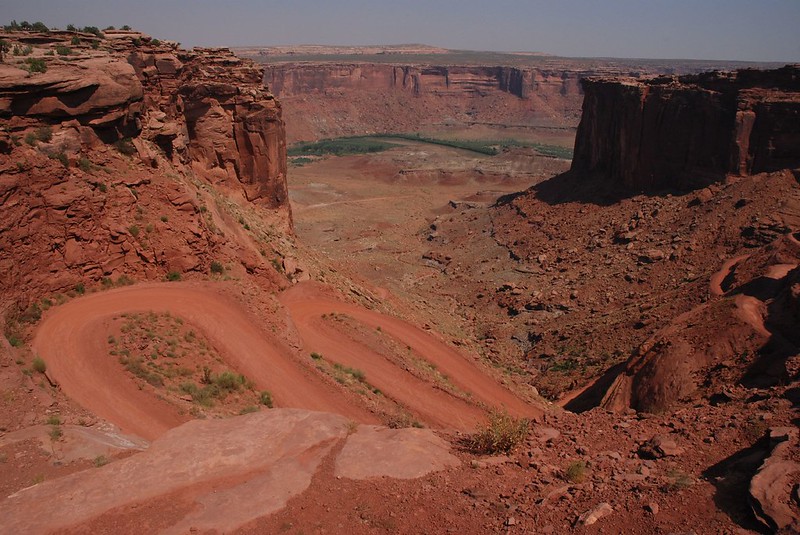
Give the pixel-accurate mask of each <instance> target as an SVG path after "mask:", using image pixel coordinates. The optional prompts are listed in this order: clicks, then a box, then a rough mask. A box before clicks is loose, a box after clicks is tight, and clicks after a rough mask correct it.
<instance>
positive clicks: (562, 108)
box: [264, 63, 599, 142]
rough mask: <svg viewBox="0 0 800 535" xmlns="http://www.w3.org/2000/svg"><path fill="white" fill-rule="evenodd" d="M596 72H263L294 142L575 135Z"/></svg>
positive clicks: (321, 66) (352, 66)
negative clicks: (532, 132) (489, 128)
mask: <svg viewBox="0 0 800 535" xmlns="http://www.w3.org/2000/svg"><path fill="white" fill-rule="evenodd" d="M592 74H599V72H598V71H585V70H580V69H576V70H569V69H567V70H565V69H557V68H553V69H549V68H542V69H535V68H520V67H507V66H435V65H434V66H423V65H392V64H381V63H347V64H344V63H343V64H337V63H296V64H295V63H284V64H274V65H269V64H268V65H266V66H265V71H264V76H265V81H266V83H267V84H268V85H269V87H270V88H272V90H273V91H274V92H275V94H276V95H277V97H278V98H280V99H281V100H282V101H283V102H284V103H285V105H286V112H287V122H288V124H289V131H288V138H289V141H290V142H294V141H298V140H310V139H317V138H321V137H336V136H340V135H350V134H357V133H364V132H410V131H417V130H420V129H425V128H430V127H440V126H453V125H472V124H488V125H501V124H502V125H507V126H513V125H521V126H531V125H545V126H548V127H561V128H563V127H574V126H575V124H577V121H578V118H579V116H580V105H581V101H582V99H583V94H582V91H581V87H580V82H579V81H580V79H581V78H582V77H584V76H589V75H592Z"/></svg>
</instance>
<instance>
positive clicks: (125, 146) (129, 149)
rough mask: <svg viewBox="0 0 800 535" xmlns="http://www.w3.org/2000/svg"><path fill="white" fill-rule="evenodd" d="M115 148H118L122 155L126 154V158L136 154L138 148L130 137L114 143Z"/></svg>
mask: <svg viewBox="0 0 800 535" xmlns="http://www.w3.org/2000/svg"><path fill="white" fill-rule="evenodd" d="M114 146H115V147H116V148H117V150H118V151H119V152H120V154H124V155H125V156H133V155H134V154H136V147H135V146H134V145H133V141H132V140H131V138H129V137H124V138H122V139H119V140H117V141H116V142H115V143H114Z"/></svg>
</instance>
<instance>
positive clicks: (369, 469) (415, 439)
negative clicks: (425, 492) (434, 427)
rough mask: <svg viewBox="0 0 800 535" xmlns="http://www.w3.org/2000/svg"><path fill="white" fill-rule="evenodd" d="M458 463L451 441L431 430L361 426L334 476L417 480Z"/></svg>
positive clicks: (346, 449) (343, 454)
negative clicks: (450, 444) (443, 438)
mask: <svg viewBox="0 0 800 535" xmlns="http://www.w3.org/2000/svg"><path fill="white" fill-rule="evenodd" d="M459 463H460V461H459V460H458V458H457V457H455V456H453V455H452V454H451V453H450V446H449V445H448V443H447V442H445V441H444V440H442V439H441V438H439V437H438V436H436V435H435V434H434V433H433V431H430V430H429V429H412V428H409V429H388V428H385V427H377V426H373V425H361V426H359V427H358V430H357V431H356V432H355V433H354V434H352V435H350V436H349V437H348V438H347V442H346V443H345V445H344V448H342V451H341V452H340V453H339V456H338V457H337V459H336V468H335V475H336V476H337V477H346V478H349V479H371V478H376V477H392V478H396V479H414V478H417V477H422V476H424V475H426V474H429V473H431V472H435V471H438V470H443V469H445V468H447V467H448V466H457V465H458V464H459Z"/></svg>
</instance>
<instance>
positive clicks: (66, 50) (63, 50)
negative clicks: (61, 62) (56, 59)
mask: <svg viewBox="0 0 800 535" xmlns="http://www.w3.org/2000/svg"><path fill="white" fill-rule="evenodd" d="M56 54H58V55H59V56H69V55H71V54H72V49H71V48H70V47H68V46H66V45H56Z"/></svg>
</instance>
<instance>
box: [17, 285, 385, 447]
mask: <svg viewBox="0 0 800 535" xmlns="http://www.w3.org/2000/svg"><path fill="white" fill-rule="evenodd" d="M147 311H153V312H156V313H164V312H169V313H171V314H174V315H176V316H180V317H182V318H184V319H185V320H186V321H188V322H189V323H191V324H192V325H193V326H195V327H197V328H198V329H200V330H201V331H202V332H203V333H204V334H205V335H206V336H207V337H208V338H209V340H210V341H211V342H212V343H213V344H214V346H215V348H216V349H217V350H218V351H219V352H220V353H221V354H222V355H223V358H224V359H225V360H226V362H227V363H228V364H229V365H231V366H232V367H234V368H235V369H236V370H237V371H238V372H240V373H243V374H244V375H246V376H247V377H248V378H249V379H251V380H252V381H254V383H255V384H256V386H257V387H258V388H260V389H268V390H270V391H271V392H272V394H273V397H274V399H275V403H276V404H277V405H278V406H281V407H294V408H303V409H310V410H318V411H326V412H335V413H338V414H342V415H344V416H348V417H350V418H353V419H355V420H357V421H360V422H367V423H375V422H376V421H377V419H376V418H375V416H374V415H372V414H370V413H369V412H368V411H367V410H366V409H364V408H361V407H358V406H354V405H353V404H352V403H349V402H347V401H346V400H345V399H344V397H343V396H342V395H341V394H340V393H339V392H337V391H336V389H335V388H334V387H332V386H329V385H327V384H325V383H324V382H323V381H321V380H320V379H319V378H318V377H315V376H314V373H313V372H312V371H310V370H305V369H303V367H302V365H300V364H299V363H297V362H296V360H295V359H294V358H293V357H292V356H291V355H290V354H289V352H288V351H285V350H283V349H282V347H281V345H280V344H279V343H277V342H275V341H273V340H270V338H269V336H268V335H267V334H266V333H265V332H264V331H263V330H261V329H260V328H259V327H258V325H259V321H258V320H257V319H256V318H254V317H253V316H252V315H250V314H249V313H248V312H247V311H246V310H245V309H244V307H243V306H242V305H240V304H239V303H237V302H236V301H234V300H233V299H232V298H230V297H227V296H225V295H223V294H222V293H221V292H220V291H218V290H217V288H215V287H214V286H213V285H209V284H205V285H203V286H196V285H191V284H183V283H171V284H141V285H136V286H130V287H127V288H121V289H116V290H110V291H108V292H103V293H98V294H93V295H88V296H85V297H82V298H80V299H75V300H74V301H71V302H69V303H66V304H64V305H62V306H59V307H55V308H53V309H51V310H50V311H48V312H47V313H46V314H45V317H44V319H43V320H42V322H41V324H40V326H39V328H38V329H37V332H36V336H35V339H34V342H33V348H34V351H35V352H36V353H37V354H39V355H40V356H41V357H42V358H43V359H44V360H45V362H46V363H47V366H48V371H49V372H50V373H51V374H52V376H53V377H54V378H55V380H56V381H58V382H59V383H60V385H61V388H62V389H63V391H64V392H65V393H66V394H67V395H68V396H69V397H71V398H72V399H74V400H75V401H77V402H78V403H79V404H80V405H82V406H83V407H85V408H87V409H89V410H91V411H92V412H94V413H95V414H97V415H98V416H100V417H102V418H105V419H107V420H109V421H111V422H113V423H115V424H116V425H118V426H119V427H120V428H122V430H123V431H125V432H130V433H135V434H137V435H140V436H142V437H144V438H146V439H149V440H152V439H154V438H156V437H158V436H160V435H162V434H163V433H164V432H166V431H167V430H168V429H170V428H172V427H175V426H177V425H179V424H181V423H183V422H184V421H186V420H188V419H189V417H188V416H181V415H179V413H178V409H177V408H176V407H175V406H173V405H171V404H169V403H167V402H166V401H163V400H161V399H158V398H156V397H154V396H152V395H150V394H148V393H147V392H145V391H142V390H140V389H139V388H138V387H137V385H136V383H135V382H134V381H132V380H131V378H130V376H129V374H127V373H126V372H123V371H122V370H121V369H120V367H119V365H118V364H117V363H116V362H115V359H114V357H111V356H109V354H108V343H107V340H106V337H107V335H108V332H109V331H108V326H109V324H110V321H111V319H112V317H114V316H116V315H119V314H122V313H125V312H147Z"/></svg>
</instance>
